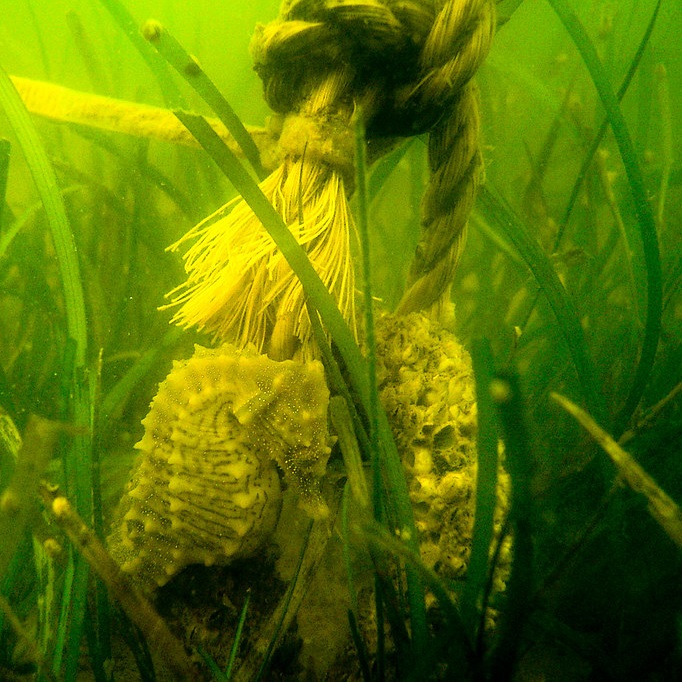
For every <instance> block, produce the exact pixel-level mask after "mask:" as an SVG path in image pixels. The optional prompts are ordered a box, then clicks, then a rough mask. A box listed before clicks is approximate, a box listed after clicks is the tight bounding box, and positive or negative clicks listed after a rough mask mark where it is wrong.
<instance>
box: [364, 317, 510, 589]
mask: <svg viewBox="0 0 682 682" xmlns="http://www.w3.org/2000/svg"><path fill="white" fill-rule="evenodd" d="M376 337H377V381H378V384H379V393H380V397H381V402H382V404H383V406H384V409H385V410H386V413H387V416H388V418H389V421H390V423H391V426H392V428H393V433H394V436H395V439H396V444H397V446H398V450H399V452H400V453H401V457H402V460H403V466H404V467H405V469H406V472H407V479H408V485H409V491H410V498H411V500H412V503H413V505H414V515H415V523H416V526H417V530H418V532H419V536H420V537H419V540H420V546H421V554H422V560H423V561H424V563H425V564H426V565H427V566H429V567H430V568H434V569H435V570H436V571H437V572H438V573H439V575H441V576H442V577H443V578H445V579H447V580H460V579H462V578H463V577H464V576H465V575H466V568H467V565H468V563H469V555H470V552H471V536H472V532H473V523H474V514H475V510H476V499H475V491H476V466H477V451H476V437H477V419H476V417H477V410H476V396H475V384H474V379H473V370H472V367H471V358H470V357H469V354H468V353H467V351H466V350H465V348H464V347H463V346H462V345H461V344H460V343H459V342H458V341H457V339H456V338H455V337H454V335H453V334H452V333H451V332H449V331H448V330H446V329H444V328H443V327H441V326H440V325H438V324H437V323H435V322H432V321H431V320H429V318H427V317H426V316H425V315H422V314H420V313H412V314H410V315H407V316H400V317H398V316H391V315H386V316H385V317H383V318H381V319H380V320H379V321H378V322H377V334H376ZM508 490H509V479H508V476H507V474H506V473H505V472H504V470H503V469H502V468H501V467H500V470H499V485H498V507H497V512H496V516H495V522H496V532H498V533H499V531H500V526H501V523H502V520H503V517H504V513H505V512H506V509H507V494H508ZM509 552H510V549H509V543H507V544H506V545H505V546H504V548H503V553H502V556H501V558H500V560H499V562H498V566H500V567H501V568H502V570H501V571H498V572H497V574H496V579H497V584H496V588H497V589H503V587H504V585H503V583H502V582H501V579H502V576H504V574H505V571H504V566H505V565H508V563H509V560H510V553H509Z"/></svg>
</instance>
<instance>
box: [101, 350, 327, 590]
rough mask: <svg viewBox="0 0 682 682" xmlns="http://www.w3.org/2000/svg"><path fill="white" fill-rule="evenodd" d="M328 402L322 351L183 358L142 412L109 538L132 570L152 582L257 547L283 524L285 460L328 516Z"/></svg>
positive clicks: (297, 484) (313, 511)
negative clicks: (304, 357) (314, 356)
mask: <svg viewBox="0 0 682 682" xmlns="http://www.w3.org/2000/svg"><path fill="white" fill-rule="evenodd" d="M328 401H329V392H328V389H327V386H326V383H325V380H324V372H323V369H322V365H321V364H320V363H319V362H314V361H313V362H308V363H301V362H294V361H291V360H289V361H284V362H275V361H273V360H270V359H269V358H267V357H266V356H263V355H259V354H258V353H257V352H256V351H255V350H254V349H253V348H246V349H244V350H242V351H240V350H237V349H236V348H235V347H234V346H231V345H229V344H225V345H223V346H221V347H220V348H217V349H206V348H202V347H200V346H196V351H195V354H194V355H193V356H192V357H191V358H190V359H189V360H184V361H179V362H175V364H174V366H173V370H172V371H171V373H170V374H169V375H168V377H167V378H166V379H165V381H163V382H162V384H161V385H160V387H159V391H158V393H157V395H156V397H155V398H154V400H153V401H152V404H151V409H150V411H149V414H148V415H147V416H146V417H145V419H144V420H143V425H144V429H145V431H144V436H143V437H142V439H141V440H140V442H139V443H138V444H137V445H136V447H137V448H138V449H139V450H140V455H139V457H138V461H137V463H136V465H135V468H134V472H133V475H132V478H131V480H130V482H129V483H128V486H127V488H126V491H125V494H124V495H123V498H122V499H121V502H120V503H119V506H118V509H117V512H116V515H115V520H114V523H113V525H112V533H111V535H110V537H109V540H108V542H109V547H110V550H111V553H112V555H113V557H114V558H115V559H116V561H117V562H118V563H119V565H120V566H121V568H122V569H123V571H125V572H127V573H129V574H131V575H132V576H133V577H134V578H135V579H136V580H138V582H139V583H140V584H141V585H142V586H143V587H145V588H146V589H150V590H151V589H154V588H155V587H156V586H158V585H163V584H164V583H166V582H167V581H168V580H169V579H170V578H171V577H172V576H173V575H175V574H176V573H177V572H178V571H180V570H181V569H182V568H184V567H185V566H187V565H189V564H194V563H203V564H205V565H207V566H209V565H213V564H226V563H229V562H230V561H232V560H233V559H236V558H239V557H245V556H250V555H253V554H254V553H255V552H256V551H257V550H258V549H259V547H261V546H262V544H263V542H264V541H265V540H266V538H267V537H268V535H269V533H270V532H271V531H272V530H273V529H274V527H275V525H276V523H277V519H278V515H279V509H280V504H281V488H280V479H279V474H278V471H277V467H280V468H281V469H282V471H283V472H284V477H285V480H286V482H287V483H288V484H290V485H291V487H292V488H294V490H295V491H296V492H297V493H298V494H299V495H300V506H301V507H303V509H304V510H305V511H307V512H308V513H309V514H310V515H311V516H313V517H315V518H320V517H323V516H325V515H326V514H327V513H328V510H327V507H326V504H325V502H324V500H323V498H322V496H321V494H320V490H319V479H320V477H321V476H322V475H323V474H324V471H325V467H326V463H327V459H328V457H329V453H330V439H329V436H328V433H327V405H328Z"/></svg>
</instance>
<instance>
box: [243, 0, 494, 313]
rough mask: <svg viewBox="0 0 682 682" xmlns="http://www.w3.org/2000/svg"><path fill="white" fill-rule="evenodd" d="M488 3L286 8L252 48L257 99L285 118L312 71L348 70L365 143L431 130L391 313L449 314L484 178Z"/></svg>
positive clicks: (375, 1)
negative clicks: (409, 245) (477, 79)
mask: <svg viewBox="0 0 682 682" xmlns="http://www.w3.org/2000/svg"><path fill="white" fill-rule="evenodd" d="M494 28H495V12H494V5H493V2H492V0H450V1H447V2H437V3H433V2H427V1H426V0H414V1H413V2H405V1H402V0H400V1H398V0H384V1H383V2H381V1H379V0H346V1H345V2H341V3H338V2H334V1H328V0H287V1H286V2H284V4H283V5H282V8H281V12H280V18H279V19H278V20H277V21H276V22H273V23H271V24H268V25H267V26H261V27H259V29H258V32H257V35H256V37H255V39H254V42H253V47H252V51H253V57H254V62H255V65H256V70H257V72H258V73H259V75H260V76H261V78H262V79H263V82H264V88H265V97H266V99H267V101H268V103H269V105H270V106H271V107H272V108H273V109H274V110H275V111H278V112H291V111H292V110H295V109H296V108H297V106H299V102H300V98H301V97H305V92H306V84H308V83H310V82H311V81H314V80H315V75H314V73H313V75H311V72H315V71H316V70H319V71H321V72H324V71H325V70H326V69H328V68H329V67H330V65H331V64H336V65H338V64H344V65H345V68H346V69H347V70H349V71H351V70H354V72H353V73H352V75H351V76H350V77H349V80H350V81H351V84H350V89H351V93H352V96H353V97H354V98H355V99H356V101H359V102H360V103H361V104H362V106H363V112H364V113H365V116H366V117H367V121H366V127H367V131H368V139H369V140H370V144H371V140H372V139H373V138H374V139H376V138H381V137H387V136H390V137H404V136H409V135H415V134H418V133H422V132H425V131H430V133H431V134H430V139H429V165H430V169H431V182H430V186H429V188H428V190H427V192H426V195H425V197H424V200H423V208H422V236H421V239H420V241H419V244H418V247H417V251H416V253H415V256H414V260H413V263H412V265H411V267H410V272H409V278H408V289H407V291H406V293H405V295H404V296H403V299H402V301H401V302H400V304H399V307H398V312H399V313H402V314H407V313H409V312H412V311H416V310H426V309H429V308H432V309H433V310H434V311H436V314H438V311H440V310H443V309H445V308H447V306H444V305H443V304H444V301H445V300H447V299H449V287H450V283H451V281H452V278H453V276H454V272H455V267H456V264H457V260H458V256H459V253H460V251H461V248H462V245H463V242H464V238H465V233H466V229H465V228H466V224H467V220H468V217H469V214H470V212H471V209H472V206H473V202H474V199H475V196H476V191H477V188H478V186H479V184H480V183H481V182H482V179H483V171H482V160H481V155H480V152H479V148H478V140H479V128H480V121H479V110H478V97H477V90H476V88H475V86H474V85H473V84H472V83H470V80H471V78H472V76H473V75H474V74H475V72H476V70H477V69H478V67H479V66H480V64H481V63H482V61H483V59H484V58H485V56H486V55H487V53H488V50H489V48H490V45H491V42H492V38H493V34H494Z"/></svg>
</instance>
